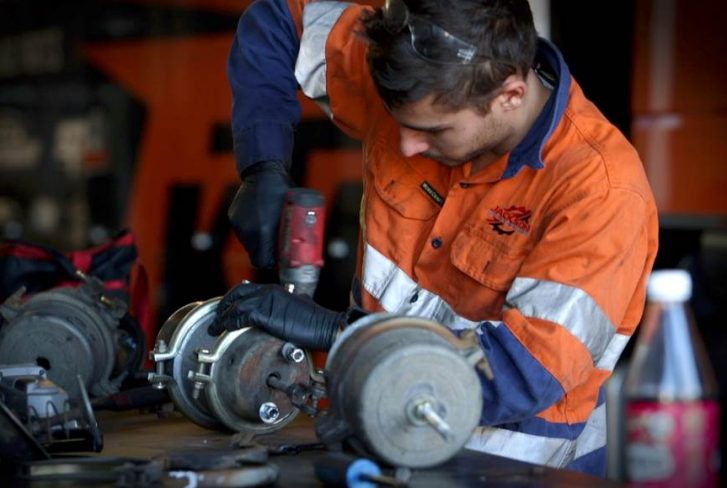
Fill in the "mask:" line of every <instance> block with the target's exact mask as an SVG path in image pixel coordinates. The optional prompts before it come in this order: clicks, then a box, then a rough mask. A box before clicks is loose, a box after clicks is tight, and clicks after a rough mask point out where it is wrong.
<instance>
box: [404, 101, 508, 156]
mask: <svg viewBox="0 0 727 488" xmlns="http://www.w3.org/2000/svg"><path fill="white" fill-rule="evenodd" d="M433 98H434V97H433V96H432V95H430V96H427V97H425V98H423V99H422V100H419V101H417V102H413V103H411V104H408V105H405V106H404V107H401V108H397V109H395V110H391V114H392V116H393V117H394V118H395V119H396V120H397V122H399V126H400V136H401V142H400V144H401V146H400V148H401V152H402V154H403V155H404V156H406V157H411V156H414V155H417V154H421V155H422V156H425V157H427V158H431V159H434V160H436V161H439V162H440V163H442V164H444V165H446V166H460V165H462V164H464V163H466V162H468V161H473V162H475V163H476V162H477V160H478V158H479V157H480V156H482V155H483V154H492V153H493V152H497V148H498V146H499V145H500V144H501V143H502V141H503V140H505V139H506V138H507V137H508V135H509V134H511V133H512V130H513V128H512V127H510V125H509V123H508V121H507V119H506V118H505V117H503V115H502V114H501V113H500V112H499V111H498V109H497V104H491V106H490V107H489V111H488V112H487V113H482V112H480V111H477V110H475V109H473V108H465V109H462V110H459V111H456V112H452V111H450V110H447V109H445V108H444V107H442V106H440V105H436V104H434V103H433Z"/></svg>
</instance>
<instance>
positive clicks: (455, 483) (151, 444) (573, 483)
mask: <svg viewBox="0 0 727 488" xmlns="http://www.w3.org/2000/svg"><path fill="white" fill-rule="evenodd" d="M98 422H99V426H100V428H101V431H102V432H103V435H104V448H103V451H102V452H101V453H99V454H97V456H109V457H112V456H119V457H129V458H143V459H151V458H160V457H163V456H164V455H165V454H168V453H169V452H172V451H174V450H180V449H205V448H209V449H215V448H217V449H220V448H222V449H224V448H228V447H229V445H230V441H231V439H232V436H231V434H229V433H224V432H216V431H212V430H208V429H205V428H203V427H200V426H198V425H196V424H194V423H192V422H191V421H189V420H188V419H186V418H185V417H183V416H182V415H181V414H179V413H176V412H175V413H171V414H168V415H166V416H163V417H160V416H158V415H157V414H155V413H140V412H138V411H133V412H99V414H98ZM256 440H259V441H260V442H261V443H264V444H303V443H311V442H315V441H316V438H315V433H314V430H313V422H312V420H311V419H310V418H308V417H306V416H304V415H299V416H298V417H297V418H296V419H295V420H294V421H293V422H292V423H291V424H289V425H287V426H286V427H284V428H282V429H281V430H279V431H278V432H275V433H273V434H270V435H265V436H259V437H258V438H257V439H256ZM322 453H323V451H316V450H313V451H303V452H301V453H299V454H285V455H273V456H271V457H270V462H272V463H274V464H276V465H277V466H278V467H279V468H280V477H279V478H278V481H277V482H276V483H275V485H274V486H277V487H309V486H310V487H321V486H322V484H321V483H320V482H319V481H318V480H317V479H316V476H315V472H314V468H313V463H314V462H315V460H316V459H317V458H318V457H319V456H321V454H322ZM3 485H4V484H3ZM185 485H187V483H186V482H185V481H183V480H173V481H172V480H169V479H166V480H165V481H164V483H163V485H162V486H164V487H167V486H175V487H177V486H185ZM4 486H5V485H4ZM12 486H27V487H31V488H35V487H46V486H73V485H68V484H65V483H64V484H62V485H61V484H60V483H59V482H58V480H56V482H55V483H50V484H49V483H48V482H47V481H44V482H37V481H34V482H32V483H28V482H22V483H13V484H12ZM76 486H79V485H76ZM83 486H88V485H86V484H84V485H83ZM109 486H113V484H111V485H109ZM188 486H192V485H191V484H190V485H188ZM408 486H410V487H412V488H417V487H432V488H434V487H436V488H442V487H464V486H467V487H469V486H507V487H515V486H538V487H588V488H602V487H614V486H621V485H620V484H618V483H615V482H612V481H609V480H605V479H601V478H597V477H593V476H588V475H583V474H580V473H575V472H571V471H564V470H556V469H550V468H542V467H539V466H533V465H530V464H526V463H521V462H518V461H513V460H509V459H505V458H501V457H498V456H491V455H487V454H483V453H478V452H475V451H470V450H464V449H463V450H462V451H461V452H460V453H459V454H458V455H456V456H455V457H454V458H453V459H451V460H450V461H448V462H447V463H445V464H444V465H442V466H438V467H436V468H430V469H425V470H413V471H412V474H411V478H410V480H409V485H408Z"/></svg>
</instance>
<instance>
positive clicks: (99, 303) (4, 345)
mask: <svg viewBox="0 0 727 488" xmlns="http://www.w3.org/2000/svg"><path fill="white" fill-rule="evenodd" d="M23 294H24V290H23V289H21V290H19V291H18V292H17V293H15V294H14V295H13V296H11V297H10V298H8V299H7V300H6V301H5V302H4V303H3V304H2V305H0V315H1V316H2V318H3V319H4V320H5V324H3V327H2V330H1V331H0V364H8V365H9V364H36V365H38V366H40V367H42V368H43V369H44V370H46V371H47V374H48V378H50V379H51V380H52V381H53V382H54V383H56V384H57V385H58V386H60V387H61V388H62V389H63V390H65V391H66V392H67V393H68V394H69V395H70V396H71V397H72V398H79V397H80V395H81V391H80V389H79V383H78V380H77V376H80V378H81V380H82V382H83V385H84V387H85V389H86V390H87V391H88V392H89V393H90V394H91V395H92V396H95V397H100V396H105V395H110V394H113V393H116V392H118V391H119V388H120V385H121V382H122V380H123V379H124V378H125V376H126V373H125V372H124V370H125V369H128V368H127V366H128V363H127V364H126V365H124V364H123V363H124V361H128V360H127V359H125V352H124V351H123V349H124V347H125V346H124V344H127V343H128V342H129V334H128V333H127V331H125V330H124V329H123V328H122V327H121V326H120V321H121V320H122V318H123V317H124V315H125V314H126V310H127V307H126V304H125V303H124V302H123V301H121V300H118V299H115V298H112V297H109V296H106V295H105V294H104V291H103V284H102V283H101V282H100V281H98V280H97V279H95V278H87V281H86V282H85V283H84V284H83V285H81V286H80V287H77V288H55V289H51V290H49V291H45V292H41V293H37V294H34V295H32V296H30V298H28V299H27V300H24V301H23V300H21V298H23ZM139 359H141V356H139Z"/></svg>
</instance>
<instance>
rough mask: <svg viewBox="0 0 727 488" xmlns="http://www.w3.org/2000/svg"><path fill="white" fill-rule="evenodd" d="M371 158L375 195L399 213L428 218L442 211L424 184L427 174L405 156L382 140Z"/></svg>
mask: <svg viewBox="0 0 727 488" xmlns="http://www.w3.org/2000/svg"><path fill="white" fill-rule="evenodd" d="M391 147H398V146H396V145H394V146H391ZM368 160H369V164H368V171H369V172H370V174H369V177H370V180H372V181H373V185H372V186H373V187H374V189H375V192H376V195H377V196H378V197H379V199H380V200H382V201H383V202H384V203H385V204H386V205H387V206H389V207H391V208H392V209H394V210H395V211H396V212H397V213H398V214H399V215H401V216H403V217H406V218H408V219H414V220H429V219H431V218H432V217H434V216H435V215H436V214H437V213H438V212H439V210H440V207H439V205H437V204H436V203H435V202H434V201H433V200H432V198H431V197H429V196H428V195H427V194H426V193H425V192H424V190H423V189H422V188H421V184H422V182H424V180H425V179H426V178H425V177H424V176H423V175H422V174H420V173H419V172H418V171H415V170H414V168H413V167H412V166H410V165H409V163H408V162H407V160H406V159H405V158H403V157H401V156H400V155H398V154H394V153H393V152H392V151H387V150H386V149H385V148H384V147H383V145H382V144H380V143H379V144H377V145H376V146H375V147H374V148H373V149H372V150H371V153H370V155H369V158H368Z"/></svg>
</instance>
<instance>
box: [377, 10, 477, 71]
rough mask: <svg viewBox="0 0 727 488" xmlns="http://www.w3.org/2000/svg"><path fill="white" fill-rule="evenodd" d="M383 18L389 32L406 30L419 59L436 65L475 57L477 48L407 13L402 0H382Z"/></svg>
mask: <svg viewBox="0 0 727 488" xmlns="http://www.w3.org/2000/svg"><path fill="white" fill-rule="evenodd" d="M383 19H384V25H385V26H386V29H387V30H388V31H389V32H391V33H392V34H395V33H398V32H400V31H401V30H403V29H404V28H408V29H409V37H410V39H411V47H412V49H413V50H414V52H415V53H416V54H417V55H418V56H419V57H421V58H422V59H425V60H427V61H430V62H433V63H439V64H470V63H472V62H473V61H474V60H475V59H476V54H477V47H475V46H474V45H472V44H470V43H468V42H466V41H463V40H462V39H459V38H458V37H456V36H454V35H452V34H450V33H449V32H447V31H446V30H444V29H443V28H442V27H440V26H438V25H437V24H434V23H432V22H430V21H428V20H426V19H423V18H421V17H418V16H416V15H413V14H411V13H410V12H409V8H408V7H407V6H406V4H405V3H404V0H386V3H385V4H384V7H383Z"/></svg>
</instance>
